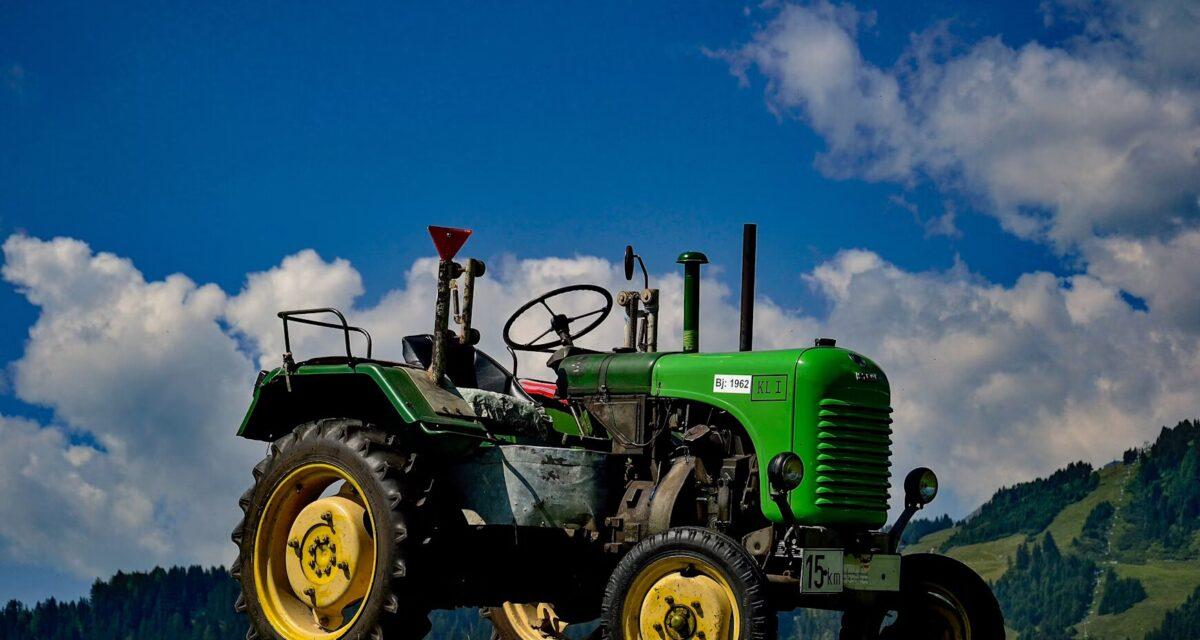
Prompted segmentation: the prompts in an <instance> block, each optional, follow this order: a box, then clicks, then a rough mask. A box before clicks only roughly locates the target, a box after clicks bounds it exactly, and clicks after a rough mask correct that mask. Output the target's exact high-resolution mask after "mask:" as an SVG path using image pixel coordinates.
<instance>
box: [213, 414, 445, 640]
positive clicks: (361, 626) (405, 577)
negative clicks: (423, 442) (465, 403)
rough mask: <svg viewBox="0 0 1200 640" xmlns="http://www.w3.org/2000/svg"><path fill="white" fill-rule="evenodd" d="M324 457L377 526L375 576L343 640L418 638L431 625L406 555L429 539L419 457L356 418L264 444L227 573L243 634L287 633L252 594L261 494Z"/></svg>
mask: <svg viewBox="0 0 1200 640" xmlns="http://www.w3.org/2000/svg"><path fill="white" fill-rule="evenodd" d="M315 462H322V463H327V464H331V465H334V466H337V467H339V468H341V469H342V470H343V471H346V472H347V473H348V474H350V476H351V477H353V478H354V479H355V481H356V482H358V484H359V486H361V487H362V493H363V497H364V498H365V499H366V501H367V504H368V506H369V507H370V509H371V513H372V514H376V515H375V521H376V522H375V529H376V531H379V532H383V531H388V532H390V534H391V535H387V536H383V535H376V536H375V543H376V547H375V553H376V558H377V562H376V566H375V579H374V583H373V586H372V588H371V591H370V593H368V594H367V597H366V598H365V599H364V600H363V602H362V604H361V605H360V610H361V614H360V615H359V617H358V619H357V620H355V621H354V625H353V626H352V627H351V628H350V629H349V630H347V631H346V633H345V634H344V635H343V636H341V639H342V640H383V638H387V639H388V640H420V639H421V638H424V637H425V636H426V634H427V633H428V631H429V627H430V623H429V616H428V613H429V609H428V607H427V606H426V605H425V604H424V603H423V602H422V601H421V598H420V597H418V594H419V593H420V589H419V585H416V584H415V583H414V578H413V577H412V576H411V575H410V574H411V571H410V563H409V559H410V558H413V557H414V556H415V555H416V553H417V548H418V547H419V546H421V545H423V544H426V543H427V536H423V535H421V530H422V526H423V525H424V524H425V522H424V521H425V520H426V519H425V518H423V516H424V515H425V512H426V510H427V508H428V502H429V501H428V500H427V499H426V498H427V494H428V492H429V488H430V483H429V482H428V480H427V479H425V478H423V477H422V476H423V474H421V473H420V470H419V465H418V460H417V457H416V456H415V455H414V454H411V453H402V452H401V445H400V443H399V442H398V440H397V438H396V436H394V435H389V434H385V433H383V432H381V431H379V430H377V429H374V428H372V427H371V426H370V425H367V424H364V423H363V422H361V421H359V420H351V419H323V420H318V421H316V422H310V423H307V424H303V425H301V426H299V427H296V429H295V430H294V431H292V432H291V433H289V434H287V435H285V436H283V437H281V438H279V439H278V440H276V441H275V442H274V443H272V444H271V445H270V451H269V453H268V454H267V457H266V458H264V459H263V460H262V462H259V463H258V465H256V466H255V467H254V470H253V475H254V484H253V485H252V486H251V487H250V489H249V490H248V491H246V493H245V494H243V495H242V497H241V500H239V504H240V506H241V508H242V512H243V513H244V516H243V519H242V521H241V522H240V523H239V524H238V526H237V527H236V528H235V529H234V530H233V536H232V538H233V542H234V544H236V545H238V558H237V560H236V561H235V562H234V563H233V565H232V567H231V569H230V572H231V573H232V574H233V576H234V578H235V579H237V581H238V583H239V585H240V587H241V593H239V594H238V598H237V604H236V605H235V608H236V610H237V611H239V612H244V613H246V614H247V615H248V616H249V619H250V629H249V631H248V632H247V633H246V638H247V640H252V639H255V638H259V639H262V640H288V639H287V638H286V637H284V636H282V635H280V634H279V633H278V632H277V631H276V630H275V629H273V628H272V627H271V625H270V623H269V622H268V621H267V619H266V616H265V615H264V613H263V610H262V607H261V606H260V604H259V602H258V598H257V591H256V589H255V575H254V574H255V572H254V570H253V569H252V567H253V563H252V561H251V558H253V554H254V552H255V551H254V540H255V537H256V535H255V534H256V532H257V530H258V526H259V524H260V520H261V517H262V513H263V510H264V509H265V508H266V504H267V500H268V499H269V498H270V496H271V494H272V493H273V491H274V490H275V488H276V486H277V485H278V484H279V482H280V481H281V480H282V479H283V478H285V477H287V475H288V474H289V473H291V472H292V471H293V470H295V469H296V468H298V467H299V466H301V465H305V464H309V463H315Z"/></svg>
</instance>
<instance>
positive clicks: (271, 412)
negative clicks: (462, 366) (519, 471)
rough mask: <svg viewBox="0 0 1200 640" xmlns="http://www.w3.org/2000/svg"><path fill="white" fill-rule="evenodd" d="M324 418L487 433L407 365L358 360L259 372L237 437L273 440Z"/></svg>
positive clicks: (447, 393)
mask: <svg viewBox="0 0 1200 640" xmlns="http://www.w3.org/2000/svg"><path fill="white" fill-rule="evenodd" d="M328 417H356V418H361V419H363V420H366V421H369V422H371V423H373V424H377V425H379V426H381V427H383V428H385V429H403V428H404V427H405V426H406V425H415V426H416V427H417V428H418V429H420V431H421V432H422V433H424V434H426V435H457V436H466V437H468V438H470V439H473V440H478V439H480V438H484V439H487V438H488V437H489V436H488V434H487V430H486V429H484V427H483V426H482V425H481V424H480V422H479V420H478V419H477V418H476V417H475V415H474V412H473V411H472V410H471V408H470V406H469V405H467V404H466V402H464V401H463V399H462V397H461V396H459V395H458V394H457V393H456V392H455V391H453V390H447V389H443V388H442V387H439V386H438V385H435V384H433V383H432V382H431V381H430V380H429V378H428V377H427V376H426V375H425V372H424V371H423V370H421V369H417V368H415V367H410V366H407V365H392V364H387V363H381V362H362V361H357V362H355V363H353V364H351V363H346V362H340V363H326V362H321V363H302V364H300V365H298V366H297V367H296V368H295V370H293V371H292V372H291V373H285V372H284V370H283V369H282V368H277V369H274V370H272V371H269V372H266V373H264V374H260V377H259V380H258V382H257V383H256V384H255V386H254V398H253V401H252V402H251V404H250V408H249V409H248V410H247V412H246V416H245V418H243V420H242V426H241V428H240V429H239V430H238V435H239V436H241V437H243V438H247V439H250V440H262V441H267V442H270V441H273V440H275V439H276V438H279V437H280V436H282V435H284V434H285V433H287V432H288V431H290V430H291V429H292V428H293V427H294V426H295V425H297V424H301V423H304V422H308V421H310V420H316V419H318V418H328Z"/></svg>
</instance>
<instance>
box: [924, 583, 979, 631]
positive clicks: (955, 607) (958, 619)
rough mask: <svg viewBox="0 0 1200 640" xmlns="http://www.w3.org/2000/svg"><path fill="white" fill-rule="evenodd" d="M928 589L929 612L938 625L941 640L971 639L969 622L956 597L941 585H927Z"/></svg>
mask: <svg viewBox="0 0 1200 640" xmlns="http://www.w3.org/2000/svg"><path fill="white" fill-rule="evenodd" d="M928 589H929V591H928V594H927V597H928V598H929V599H930V603H929V604H930V608H931V610H932V611H931V613H932V615H933V616H934V618H935V620H936V622H937V625H938V627H940V629H939V631H940V632H941V636H940V638H941V640H971V623H970V621H969V619H968V617H967V614H966V610H965V608H964V607H963V605H962V603H961V602H959V600H958V598H956V597H955V596H954V594H953V593H951V592H950V591H949V590H948V589H944V588H942V587H941V586H934V585H928Z"/></svg>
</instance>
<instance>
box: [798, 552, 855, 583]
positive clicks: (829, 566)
mask: <svg viewBox="0 0 1200 640" xmlns="http://www.w3.org/2000/svg"><path fill="white" fill-rule="evenodd" d="M844 565H845V558H844V556H843V555H842V550H841V549H804V550H803V551H802V552H801V554H800V567H801V569H800V593H841V592H842V582H843V577H844V574H845V568H844Z"/></svg>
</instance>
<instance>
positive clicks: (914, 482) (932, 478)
mask: <svg viewBox="0 0 1200 640" xmlns="http://www.w3.org/2000/svg"><path fill="white" fill-rule="evenodd" d="M937 493H938V479H937V474H936V473H934V472H933V470H931V469H926V468H925V467H918V468H916V469H913V470H912V471H910V472H908V477H907V478H905V479H904V500H905V502H907V503H908V504H915V505H920V506H925V505H927V504H929V503H930V502H933V499H934V498H936V497H937Z"/></svg>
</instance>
